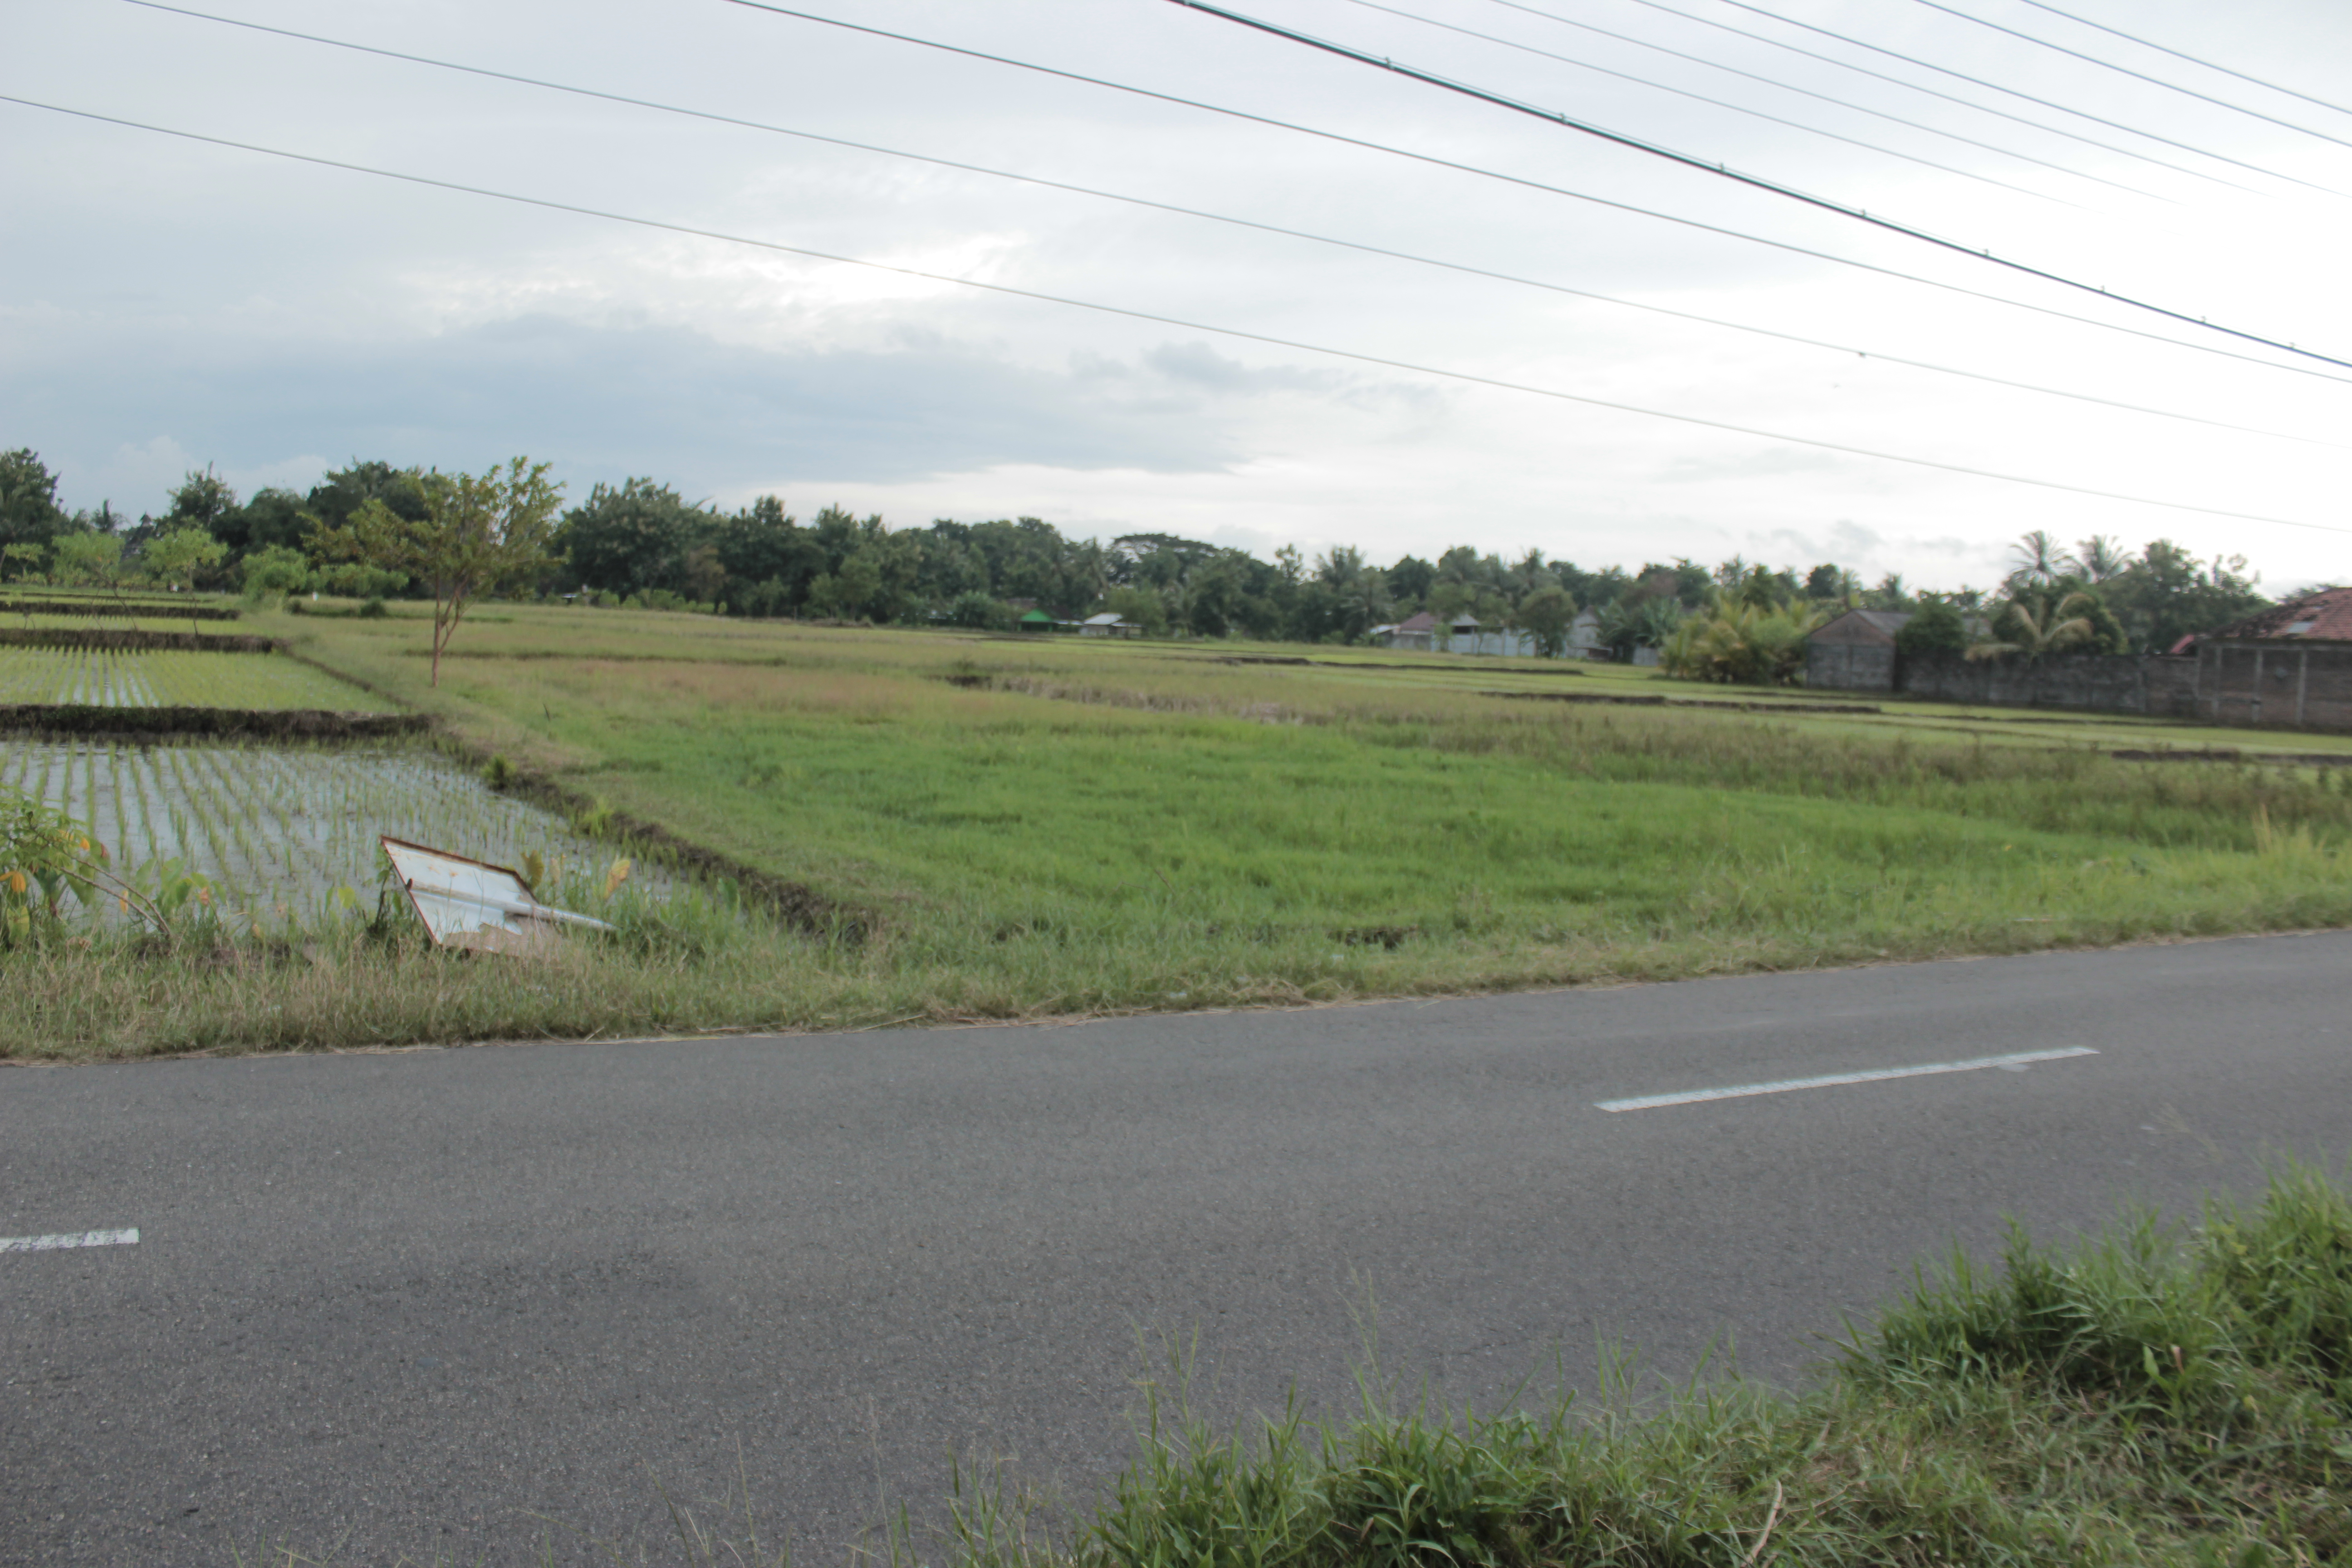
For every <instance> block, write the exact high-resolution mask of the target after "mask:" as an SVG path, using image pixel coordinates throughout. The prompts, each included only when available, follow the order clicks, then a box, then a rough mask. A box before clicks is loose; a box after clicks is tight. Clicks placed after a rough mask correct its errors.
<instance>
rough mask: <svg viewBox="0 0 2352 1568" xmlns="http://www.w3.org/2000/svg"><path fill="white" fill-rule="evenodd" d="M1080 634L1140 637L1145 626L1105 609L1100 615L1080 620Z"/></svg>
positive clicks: (1082, 635) (1088, 635)
mask: <svg viewBox="0 0 2352 1568" xmlns="http://www.w3.org/2000/svg"><path fill="white" fill-rule="evenodd" d="M1078 635H1079V636H1080V637H1141V636H1142V635H1143V628H1142V627H1141V626H1137V625H1136V624H1135V623H1134V622H1132V621H1129V620H1127V619H1125V618H1123V617H1122V616H1119V615H1118V613H1117V612H1115V611H1111V610H1105V611H1104V612H1103V613H1102V614H1101V615H1099V616H1087V618H1086V619H1085V620H1083V621H1080V622H1079V623H1078Z"/></svg>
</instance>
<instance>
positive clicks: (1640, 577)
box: [0, 448, 2267, 679]
mask: <svg viewBox="0 0 2352 1568" xmlns="http://www.w3.org/2000/svg"><path fill="white" fill-rule="evenodd" d="M517 471H518V472H520V470H517ZM530 472H532V473H533V474H540V473H542V472H543V465H542V466H540V467H538V468H531V469H530ZM464 479H465V476H462V475H459V476H448V475H444V474H441V473H439V472H437V471H435V470H430V469H424V468H413V467H412V468H401V467H397V466H395V465H394V464H391V463H388V462H383V461H359V460H355V461H353V462H352V463H351V464H350V465H349V466H347V467H345V468H337V469H333V470H331V471H330V472H328V473H326V474H324V475H322V476H321V477H320V480H319V482H318V483H317V484H315V485H313V486H311V487H310V489H308V490H307V491H300V492H298V491H295V490H292V489H283V488H276V487H272V488H268V489H261V490H258V491H257V492H255V493H254V494H253V495H251V496H250V497H240V496H239V495H238V494H237V493H236V490H235V489H232V488H231V487H230V486H229V485H228V484H227V483H226V482H225V481H224V480H222V479H220V478H219V477H218V476H217V475H216V474H215V473H214V472H213V471H212V470H211V469H210V468H205V469H203V470H199V471H194V472H191V473H189V474H188V475H187V476H186V477H185V479H184V480H183V481H182V482H181V483H180V484H179V485H178V486H177V487H175V488H174V489H173V490H172V491H171V492H170V495H169V497H168V504H167V505H166V506H165V508H164V509H163V511H161V512H160V513H154V514H142V516H141V517H140V518H139V519H138V520H137V521H135V522H134V521H130V520H129V519H127V518H125V517H123V516H121V514H119V513H117V512H115V511H114V510H112V508H111V506H101V507H100V508H99V509H98V510H96V511H79V512H74V513H70V514H68V512H67V511H66V510H64V509H63V508H62V507H61V506H60V505H59V504H58V500H57V486H58V481H57V479H56V477H55V476H53V475H52V474H51V473H50V472H49V470H48V469H47V468H46V467H45V466H44V465H43V464H42V462H41V460H40V458H39V457H38V456H37V454H36V453H34V452H32V451H31V450H29V449H24V448H20V449H17V450H16V451H11V452H6V453H0V572H4V573H5V575H6V576H8V577H9V578H11V579H17V578H23V577H28V576H34V577H42V578H45V579H47V580H48V581H52V582H58V583H65V584H72V583H92V584H95V583H108V582H121V581H127V580H131V579H134V578H136V579H143V580H146V581H151V582H156V583H163V584H170V585H173V586H183V587H199V588H210V589H225V590H243V591H245V592H247V593H250V594H256V595H271V594H280V595H282V594H292V593H307V592H310V591H314V590H315V591H320V592H327V593H333V594H337V595H349V596H353V597H359V598H362V599H365V598H382V597H394V596H402V595H408V596H415V597H420V598H423V597H436V595H435V591H434V589H433V586H432V584H431V583H429V582H428V581H426V576H427V574H425V573H423V572H421V571H420V570H419V569H418V568H417V567H416V565H415V563H414V562H405V563H404V561H403V560H401V559H399V558H397V552H390V553H387V552H385V551H383V550H374V551H371V550H369V549H366V548H363V547H362V545H361V543H360V542H359V541H358V540H357V538H356V536H355V534H354V526H355V523H356V522H357V521H359V520H361V519H362V517H363V516H374V517H378V518H379V520H380V521H381V520H383V519H389V520H392V521H399V522H404V523H405V524H408V525H410V526H412V527H422V526H424V525H425V523H426V522H427V521H428V520H429V519H430V518H431V517H433V516H434V515H435V514H436V507H438V506H439V505H441V504H442V502H443V499H444V498H446V496H447V495H448V494H450V493H452V490H453V487H455V486H457V485H459V484H460V483H461V481H463V480H464ZM545 488H546V508H547V510H548V513H549V521H548V527H547V529H546V531H545V537H544V538H543V539H542V540H541V541H539V542H538V543H537V544H536V545H535V546H534V550H533V552H531V553H530V559H529V561H528V562H526V563H524V565H526V566H527V567H528V570H524V571H520V572H519V574H515V575H513V576H511V577H510V578H509V580H502V581H501V583H500V591H504V592H508V593H510V594H520V595H526V596H536V597H555V596H570V597H572V598H573V599H575V600H579V601H585V602H589V603H593V604H603V605H637V606H641V607H652V608H667V609H692V610H699V611H702V612H705V613H709V614H723V615H730V616H761V617H773V616H797V617H803V618H816V619H828V620H851V621H868V622H873V623H877V624H887V623H910V624H938V623H940V622H946V623H949V624H953V625H957V626H971V627H975V628H989V627H993V628H999V629H1002V628H1006V627H1010V626H1013V624H1014V623H1015V622H1016V620H1017V618H1018V616H1020V615H1021V614H1022V613H1023V612H1024V611H1025V610H1027V609H1030V608H1033V607H1034V608H1039V609H1043V610H1045V612H1047V613H1048V614H1050V615H1053V616H1055V617H1056V618H1058V619H1077V618H1082V617H1084V616H1087V615H1093V614H1098V613H1101V612H1104V611H1109V612H1114V613H1116V614H1118V615H1119V616H1122V617H1124V618H1126V619H1127V620H1129V621H1131V622H1133V623H1135V624H1136V625H1138V626H1141V627H1142V628H1143V629H1144V631H1145V632H1146V633H1147V634H1150V635H1153V636H1166V635H1182V636H1192V637H1251V638H1256V639H1262V640H1266V641H1288V642H1303V643H1352V642H1361V641H1363V640H1364V639H1365V638H1366V637H1367V636H1368V635H1369V634H1370V632H1371V631H1372V630H1373V628H1375V627H1377V626H1381V625H1383V624H1388V623H1392V622H1395V621H1401V620H1403V619H1406V618H1408V617H1410V616H1412V615H1414V614H1416V613H1419V612H1423V611H1426V612H1428V613H1430V614H1431V615H1433V616H1436V617H1438V618H1439V619H1440V620H1443V621H1446V622H1452V621H1454V620H1455V619H1456V618H1458V617H1461V616H1470V617H1473V618H1475V619H1476V620H1477V621H1478V622H1480V623H1481V624H1482V625H1483V626H1498V627H1510V628H1517V629H1520V630H1524V631H1526V632H1528V634H1530V636H1531V637H1533V639H1534V640H1535V642H1536V643H1537V644H1538V647H1541V648H1542V649H1543V650H1544V651H1546V652H1548V653H1552V654H1558V653H1560V652H1563V651H1565V648H1566V646H1567V644H1568V641H1569V637H1570V627H1571V626H1572V624H1573V622H1574V621H1575V619H1576V617H1577V616H1578V615H1579V614H1580V612H1582V611H1585V610H1590V611H1591V612H1592V613H1593V615H1594V616H1595V618H1596V621H1597V626H1596V628H1595V631H1596V635H1597V638H1598V640H1599V641H1600V643H1601V645H1602V646H1604V647H1606V648H1607V649H1609V650H1610V651H1611V652H1612V654H1613V655H1615V656H1616V657H1619V658H1631V657H1633V652H1634V650H1635V649H1636V648H1639V647H1668V646H1669V645H1670V644H1672V643H1673V642H1674V639H1675V637H1677V634H1678V633H1679V634H1681V636H1682V638H1683V642H1684V643H1685V645H1689V644H1692V643H1694V642H1695V641H1696V640H1697V637H1698V634H1699V633H1700V632H1701V631H1703V630H1705V629H1706V627H1707V626H1709V625H1712V624H1715V623H1718V622H1724V621H1726V620H1727V618H1728V619H1729V620H1734V621H1736V620H1737V619H1738V616H1740V615H1741V614H1743V613H1746V614H1748V615H1750V617H1751V619H1752V618H1756V617H1759V616H1764V615H1765V614H1766V612H1767V611H1768V610H1769V613H1770V614H1772V615H1784V614H1785V616H1787V617H1790V618H1792V619H1793V620H1795V621H1811V622H1812V623H1813V624H1818V619H1817V617H1818V616H1825V615H1827V614H1833V613H1836V612H1838V611H1840V610H1843V609H1847V608H1856V607H1859V608H1870V609H1884V610H1905V611H1932V612H1935V613H1932V614H1928V615H1927V616H1924V617H1923V618H1924V620H1925V622H1926V623H1927V624H1926V625H1925V626H1922V627H1921V628H1920V630H1919V632H1918V633H1916V634H1914V635H1913V641H1914V642H1915V643H1916V642H1918V641H1919V640H1920V638H1921V637H1933V638H1935V639H1937V640H1938V647H1941V646H1942V643H1943V642H1944V641H1948V640H1950V638H1951V637H1953V636H1954V635H1957V636H1958V639H1959V646H1958V647H1957V648H1955V649H1953V650H1952V651H1964V650H1965V648H1966V647H1969V646H1970V645H1971V643H1977V644H1983V643H1990V642H2007V643H2009V644H2011V646H2013V647H2029V648H2032V649H2033V650H2034V651H2042V650H2043V648H2044V647H2051V646H2055V647H2074V646H2082V647H2088V646H2093V645H2094V644H2095V646H2096V647H2101V648H2106V649H2111V650H2113V651H2117V652H2122V651H2131V650H2137V651H2143V652H2163V651H2165V650H2166V649H2168V648H2169V647H2171V646H2172V645H2173V644H2174V643H2176V642H2177V641H2178V640H2179V638H2180V637H2183V636H2187V635H2189V634H2191V633H2195V632H2200V631H2206V630H2210V629H2212V628H2213V627H2214V626H2219V625H2222V624H2224V623H2226V622H2228V621H2231V620H2233V619H2237V618H2239V617H2241V616H2245V615H2248V614H2251V613H2252V611H2253V610H2255V609H2258V608H2260V607H2262V606H2263V605H2264V604H2265V603H2266V602H2267V601H2266V600H2264V598H2263V595H2261V593H2260V592H2259V589H2258V586H2257V582H2256V580H2255V579H2253V578H2250V577H2249V576H2248V575H2247V574H2246V563H2245V561H2244V559H2243V558H2242V557H2229V558H2226V559H2223V558H2216V559H2213V560H2210V561H2209V560H2202V559H2200V558H2198V557H2196V556H2194V555H2192V554H2191V553H2190V552H2189V551H2187V550H2186V549H2184V548H2182V547H2181V546H2179V545H2178V544H2175V543H2172V542H2169V541H2166V540H2162V539H2158V540H2155V541H2153V542H2149V543H2148V544H2147V545H2146V546H2145V547H2143V548H2142V549H2140V550H2138V551H2137V552H2133V551H2127V550H2125V549H2124V548H2123V547H2121V546H2120V545H2119V544H2118V543H2117V542H2116V541H2114V540H2112V539H2109V538H2105V537H2094V538H2091V539H2087V540H2084V541H2083V542H2081V543H2080V544H2079V545H2078V546H2076V547H2074V549H2073V550H2071V551H2070V550H2067V549H2065V548H2063V547H2062V546H2061V545H2059V544H2058V543H2056V542H2054V541H2053V540H2052V539H2051V538H2050V536H2048V535H2047V534H2030V535H2027V536H2026V541H2025V542H2024V543H2022V544H2021V546H2020V555H2021V562H2020V564H2019V566H2018V569H2017V570H2015V571H2013V572H2012V573H2011V574H2010V576H2009V577H2008V578H2007V579H2005V580H2004V581H2003V582H2002V583H2000V584H1996V585H1995V586H1994V587H1993V588H1991V589H1990V590H1979V589H1974V588H1965V587H1964V588H1960V589H1957V590H1949V591H1916V592H1915V591H1913V590H1911V589H1910V588H1908V587H1906V584H1904V582H1903V580H1902V578H1901V577H1900V576H1897V575H1889V576H1886V577H1884V578H1882V579H1880V581H1879V582H1878V583H1877V584H1874V585H1866V584H1864V582H1863V581H1862V579H1861V578H1859V577H1858V576H1857V575H1856V574H1853V572H1850V571H1848V570H1846V569H1845V568H1843V567H1842V566H1839V565H1838V564H1836V563H1822V564H1818V565H1815V566H1813V567H1811V568H1810V569H1809V570H1805V571H1802V572H1800V571H1798V570H1797V569H1795V568H1774V567H1769V566H1766V565H1763V564H1760V563H1750V562H1748V561H1745V560H1742V559H1740V558H1738V557H1734V558H1733V559H1731V560H1729V561H1726V562H1722V563H1717V564H1716V565H1714V566H1711V567H1710V566H1705V565H1701V564H1699V563H1696V562H1693V561H1691V560H1688V559H1683V558H1676V559H1673V560H1669V561H1664V562H1656V561H1653V562H1645V563H1643V564H1641V565H1640V566H1638V567H1635V568H1631V569H1629V568H1626V567H1623V566H1617V565H1612V566H1604V567H1600V568H1595V569H1586V568H1583V567H1580V566H1578V565H1577V564H1575V563H1572V562H1568V561H1559V560H1552V559H1549V558H1548V557H1547V556H1546V555H1545V554H1544V552H1541V551H1539V550H1529V551H1528V552H1525V553H1524V554H1521V555H1520V556H1518V557H1517V559H1515V560H1507V559H1505V558H1504V557H1502V556H1500V555H1497V554H1494V553H1482V552H1479V551H1477V550H1475V549H1473V548H1471V547H1469V546H1466V545H1462V546H1454V547H1453V548H1450V549H1445V550H1442V551H1433V552H1432V553H1431V554H1430V556H1429V557H1428V558H1426V559H1424V558H1422V557H1420V556H1417V555H1412V554H1408V555H1405V556H1403V557H1402V558H1400V559H1398V560H1397V561H1395V562H1393V563H1390V564H1389V565H1386V566H1379V565H1375V564H1374V563H1371V562H1370V561H1368V560H1367V559H1365V557H1364V555H1363V553H1362V552H1360V550H1357V549H1354V548H1352V547H1349V546H1344V545H1343V546H1339V547H1336V548H1334V549H1332V550H1330V551H1328V552H1325V553H1322V554H1318V555H1316V556H1314V557H1312V558H1311V559H1310V558H1308V557H1307V555H1306V554H1305V553H1303V552H1300V551H1299V550H1298V549H1297V548H1296V547H1294V546H1285V547H1284V548H1282V549H1280V550H1277V551H1276V552H1274V555H1273V558H1272V559H1271V560H1262V559H1260V558H1258V557H1256V556H1254V555H1252V554H1250V553H1248V552H1245V551H1241V550H1234V549H1230V548H1226V547H1223V546H1219V545H1213V544H1207V543H1202V542H1199V541H1196V540H1190V539H1184V538H1180V537H1178V536H1176V535H1174V534H1167V533H1133V534H1128V535H1123V536H1121V537H1118V538H1115V539H1112V540H1109V541H1108V542H1105V541H1102V540H1096V539H1085V540H1077V539H1070V538H1067V537H1066V536H1064V535H1063V533H1062V532H1061V531H1059V530H1058V529H1056V528H1055V526H1054V525H1053V524H1051V523H1049V522H1045V521H1042V520H1040V519H1037V518H1034V517H1023V518H1013V519H1002V520H997V521H984V522H959V521H952V520H948V519H941V520H939V521H933V522H931V523H930V524H929V526H927V527H915V528H892V527H890V526H889V525H887V523H886V522H885V521H883V519H882V518H881V517H879V516H878V515H876V516H866V517H859V516H856V515H853V514H852V513H850V512H847V511H845V510H841V509H839V508H835V507H828V508H826V509H824V510H822V511H820V512H818V513H817V514H816V515H815V516H814V518H813V519H811V520H809V521H806V522H803V521H800V520H799V519H797V518H795V517H794V516H793V514H792V513H791V512H789V511H788V510H786V509H785V507H784V504H783V502H782V500H779V499H778V498H776V497H774V496H762V497H761V498H760V499H759V500H755V501H753V502H752V503H751V504H750V505H749V506H746V507H741V508H738V509H736V510H722V509H720V508H719V507H716V506H713V505H711V504H709V503H708V502H698V501H689V500H687V499H686V498H685V496H684V495H682V494H681V493H680V492H679V491H678V490H677V489H675V488H673V487H671V486H668V485H665V484H661V483H659V482H657V481H656V480H654V479H628V480H625V482H623V483H621V484H618V485H612V484H602V483H600V484H597V485H594V486H593V487H592V488H591V489H590V490H589V492H588V494H587V496H586V497H585V498H583V499H582V500H579V501H577V502H576V503H575V504H573V505H572V506H570V507H569V508H563V509H561V510H558V508H559V505H560V501H559V500H558V498H560V495H561V489H562V487H561V486H547V487H545ZM376 537H377V538H378V539H379V541H381V540H383V539H388V538H390V537H392V534H391V533H390V532H388V531H386V530H385V529H384V528H383V527H379V528H378V529H377V531H376ZM2020 616H2023V617H2024V620H2023V621H2022V622H2021V620H2020V619H2019V617H2020ZM2077 622H2084V623H2085V624H2087V625H2088V626H2090V627H2091V628H2092V631H2093V633H2094V634H2095V635H2094V636H2092V637H2088V638H2085V637H2084V636H2082V635H2080V633H2079V632H2078V629H2077V628H2076V626H2075V623H2077ZM1686 623H1687V625H1686ZM1971 626H1976V627H1977V628H1978V629H1980V630H1983V629H1989V630H1990V633H1991V634H1993V635H1991V636H1990V637H1976V636H1974V634H1973V633H1972V632H1971V630H1970V629H1969V628H1970V627H1971ZM1955 627H1957V628H1958V632H1957V634H1955V633H1954V630H1953V628H1955ZM2060 627H2063V628H2066V629H2065V630H2064V632H2063V635H2060V634H2058V633H2057V632H2056V631H2055V628H2060ZM1909 629H1910V628H1906V631H1908V630H1909ZM1776 635H1777V634H1776ZM2053 636H2057V637H2059V640H2058V641H2056V642H2055V643H2053V642H2052V638H2053ZM1717 640H1718V641H1721V639H1720V638H1718V639H1717ZM1735 640H1736V639H1735ZM1781 640H1782V641H1785V640H1786V639H1785V638H1783V639H1781ZM1727 646H1729V645H1727ZM1749 678H1750V677H1749V676H1746V675H1743V676H1741V677H1740V679H1749Z"/></svg>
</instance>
